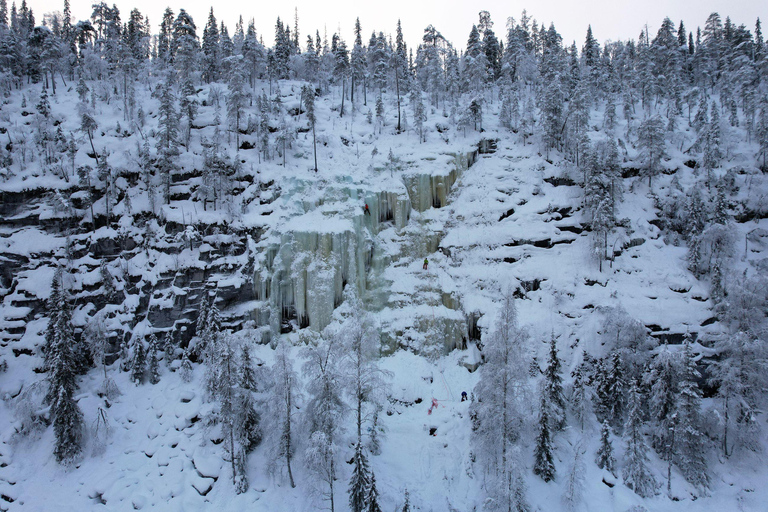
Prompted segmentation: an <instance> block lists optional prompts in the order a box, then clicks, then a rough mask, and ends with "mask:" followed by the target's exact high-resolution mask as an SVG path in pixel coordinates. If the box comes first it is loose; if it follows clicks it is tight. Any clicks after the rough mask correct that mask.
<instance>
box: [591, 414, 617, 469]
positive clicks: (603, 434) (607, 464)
mask: <svg viewBox="0 0 768 512" xmlns="http://www.w3.org/2000/svg"><path fill="white" fill-rule="evenodd" d="M595 462H596V463H597V467H599V468H600V469H605V470H606V471H610V472H611V473H614V474H615V472H616V458H615V457H614V456H613V445H612V444H611V426H610V425H609V424H608V422H607V421H604V422H603V425H602V426H601V427H600V447H599V448H598V449H597V454H596V457H595Z"/></svg>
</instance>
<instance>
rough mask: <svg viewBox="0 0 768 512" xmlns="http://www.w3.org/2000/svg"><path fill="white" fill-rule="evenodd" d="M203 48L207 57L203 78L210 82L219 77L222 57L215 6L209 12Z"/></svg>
mask: <svg viewBox="0 0 768 512" xmlns="http://www.w3.org/2000/svg"><path fill="white" fill-rule="evenodd" d="M202 50H203V55H204V59H205V65H204V68H203V79H204V80H205V81H206V82H209V83H210V82H212V81H214V80H216V79H217V78H218V75H219V65H220V59H221V47H220V39H219V28H218V24H217V23H216V17H215V16H214V15H213V7H211V12H210V13H209V14H208V22H207V23H206V25H205V29H204V30H203V47H202Z"/></svg>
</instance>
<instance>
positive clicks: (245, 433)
mask: <svg viewBox="0 0 768 512" xmlns="http://www.w3.org/2000/svg"><path fill="white" fill-rule="evenodd" d="M240 354H241V355H240V361H239V366H240V368H239V371H238V374H239V377H238V389H237V396H236V400H237V414H238V418H237V436H238V443H239V444H240V446H242V447H243V449H244V450H245V452H246V453H250V452H251V451H252V450H253V449H254V448H256V447H257V446H258V445H259V444H260V443H261V439H262V429H261V415H260V414H259V413H258V412H257V411H256V401H255V400H254V398H253V392H254V391H256V390H257V389H256V388H257V385H256V376H255V372H254V369H253V363H252V361H251V356H250V352H249V351H248V348H247V346H246V345H243V347H242V349H241V352H240Z"/></svg>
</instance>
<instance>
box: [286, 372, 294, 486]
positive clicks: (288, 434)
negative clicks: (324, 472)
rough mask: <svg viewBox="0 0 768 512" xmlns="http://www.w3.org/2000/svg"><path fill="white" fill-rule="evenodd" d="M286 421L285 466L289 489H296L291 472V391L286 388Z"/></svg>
mask: <svg viewBox="0 0 768 512" xmlns="http://www.w3.org/2000/svg"><path fill="white" fill-rule="evenodd" d="M286 392H287V396H286V403H285V405H286V411H285V412H286V417H285V418H286V419H285V439H286V446H285V464H286V465H287V466H288V478H289V479H290V481H291V488H296V483H295V482H294V481H293V471H291V390H290V387H288V386H286Z"/></svg>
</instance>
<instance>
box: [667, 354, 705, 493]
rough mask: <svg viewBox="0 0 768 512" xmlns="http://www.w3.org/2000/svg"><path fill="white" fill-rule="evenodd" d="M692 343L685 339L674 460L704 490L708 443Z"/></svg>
mask: <svg viewBox="0 0 768 512" xmlns="http://www.w3.org/2000/svg"><path fill="white" fill-rule="evenodd" d="M700 377H701V374H700V373H699V371H698V370H697V369H696V360H695V358H694V355H693V349H692V348H691V343H690V340H686V343H685V345H684V348H683V354H682V372H681V375H680V385H679V393H678V396H679V398H678V402H677V428H676V429H675V447H676V450H675V455H676V458H675V461H676V464H677V466H678V467H679V468H680V472H681V473H682V474H683V476H684V477H685V479H686V480H688V481H689V482H691V483H692V484H693V485H695V486H697V487H701V488H706V487H708V486H709V475H708V474H707V463H706V453H707V450H706V444H705V442H704V434H703V432H702V431H701V396H702V394H701V390H700V389H699V385H698V380H699V379H700Z"/></svg>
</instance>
